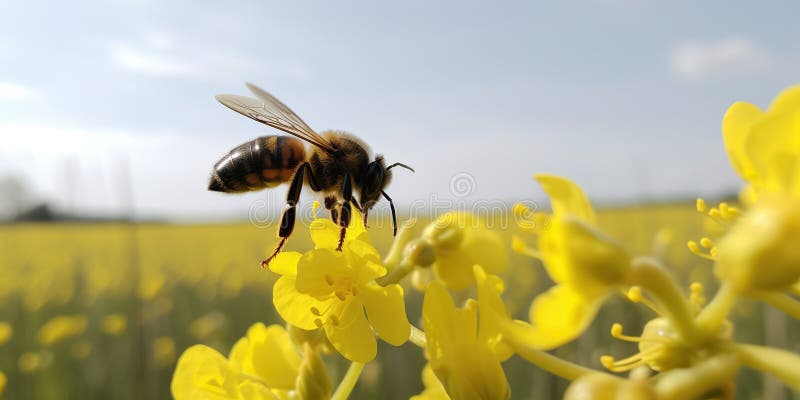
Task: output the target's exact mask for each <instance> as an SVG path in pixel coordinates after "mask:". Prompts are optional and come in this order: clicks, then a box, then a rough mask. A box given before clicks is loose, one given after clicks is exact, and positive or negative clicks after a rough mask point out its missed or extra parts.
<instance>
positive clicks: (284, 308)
mask: <svg viewBox="0 0 800 400" xmlns="http://www.w3.org/2000/svg"><path fill="white" fill-rule="evenodd" d="M337 301H338V299H336V298H335V297H331V298H328V299H325V300H319V299H317V298H315V297H313V296H309V295H307V294H304V293H300V292H298V291H297V289H295V278H294V277H290V276H282V277H280V278H279V279H278V281H277V282H275V286H273V288H272V302H273V303H274V304H275V309H276V310H277V311H278V314H280V316H281V318H283V319H284V320H285V321H286V322H288V323H290V324H292V325H294V326H296V327H298V328H301V329H306V330H313V329H317V328H318V326H317V324H316V322H314V321H315V320H320V317H319V315H322V314H325V313H326V312H327V311H328V310H329V309H330V308H331V307H332V306H333V305H334V304H335V303H336V302H337ZM312 309H316V310H317V311H318V312H317V313H314V312H312ZM317 314H319V315H317ZM320 322H321V320H320Z"/></svg>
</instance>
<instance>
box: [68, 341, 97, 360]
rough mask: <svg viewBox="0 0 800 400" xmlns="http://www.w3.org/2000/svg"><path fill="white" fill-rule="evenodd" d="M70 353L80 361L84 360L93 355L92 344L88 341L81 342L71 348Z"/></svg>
mask: <svg viewBox="0 0 800 400" xmlns="http://www.w3.org/2000/svg"><path fill="white" fill-rule="evenodd" d="M69 352H70V354H72V356H73V357H75V358H77V359H78V360H83V359H85V358H86V357H89V354H91V353H92V343H91V342H89V341H87V340H81V341H80V342H77V343H74V344H73V345H72V346H70V348H69Z"/></svg>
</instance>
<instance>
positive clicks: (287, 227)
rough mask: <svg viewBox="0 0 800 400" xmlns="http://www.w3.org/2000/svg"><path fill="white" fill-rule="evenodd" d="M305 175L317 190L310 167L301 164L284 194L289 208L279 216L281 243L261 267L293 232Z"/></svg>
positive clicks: (275, 253) (264, 262) (263, 263)
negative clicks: (287, 191)
mask: <svg viewBox="0 0 800 400" xmlns="http://www.w3.org/2000/svg"><path fill="white" fill-rule="evenodd" d="M306 174H307V175H308V182H309V185H310V186H311V189H313V190H318V189H319V186H318V185H317V182H316V180H315V179H314V176H313V175H312V173H311V167H310V166H309V165H308V163H303V164H301V165H300V166H299V167H298V168H297V169H296V172H295V173H294V177H293V178H292V183H291V184H290V185H289V193H287V194H286V204H287V205H288V206H289V207H288V208H287V209H285V210H283V215H282V216H281V226H280V227H279V228H278V237H280V238H281V241H280V243H278V247H277V248H276V249H275V251H274V252H273V253H272V255H271V256H269V258H267V259H266V260H264V261H261V267H266V266H267V265H269V262H270V261H272V259H273V258H275V256H277V255H278V253H280V252H281V249H282V248H283V245H284V244H285V243H286V239H288V238H289V236H290V235H291V234H292V230H294V222H295V217H296V215H297V202H298V201H299V200H300V191H301V190H302V189H303V178H304V177H305V175H306Z"/></svg>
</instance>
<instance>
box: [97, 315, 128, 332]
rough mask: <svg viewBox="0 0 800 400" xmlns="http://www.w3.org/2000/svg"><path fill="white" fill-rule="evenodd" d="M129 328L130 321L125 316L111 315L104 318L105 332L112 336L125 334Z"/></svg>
mask: <svg viewBox="0 0 800 400" xmlns="http://www.w3.org/2000/svg"><path fill="white" fill-rule="evenodd" d="M127 326H128V319H127V317H125V315H124V314H110V315H106V316H105V317H103V332H105V333H106V334H108V335H111V336H119V335H121V334H123V333H125V329H126V328H127Z"/></svg>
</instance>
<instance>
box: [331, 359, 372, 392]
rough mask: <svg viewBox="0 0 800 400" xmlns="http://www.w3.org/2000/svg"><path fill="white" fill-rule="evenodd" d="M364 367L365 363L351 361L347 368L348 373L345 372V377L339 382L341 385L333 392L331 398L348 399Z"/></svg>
mask: <svg viewBox="0 0 800 400" xmlns="http://www.w3.org/2000/svg"><path fill="white" fill-rule="evenodd" d="M363 369H364V364H363V363H359V362H353V363H351V364H350V368H348V369H347V373H346V374H344V378H342V381H341V382H339V387H337V388H336V391H335V392H333V396H331V400H347V397H349V396H350V392H352V391H353V388H354V387H355V386H356V383H358V378H359V377H360V376H361V370H363Z"/></svg>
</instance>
